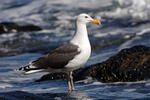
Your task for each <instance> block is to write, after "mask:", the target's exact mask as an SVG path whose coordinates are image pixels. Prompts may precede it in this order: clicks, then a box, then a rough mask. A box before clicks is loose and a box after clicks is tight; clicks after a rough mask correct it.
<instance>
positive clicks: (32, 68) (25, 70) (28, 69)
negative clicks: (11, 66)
mask: <svg viewBox="0 0 150 100" xmlns="http://www.w3.org/2000/svg"><path fill="white" fill-rule="evenodd" d="M16 71H23V73H22V74H32V73H37V72H42V71H43V69H40V68H37V67H35V66H32V65H27V66H24V67H21V68H19V69H16Z"/></svg>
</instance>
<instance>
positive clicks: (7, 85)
mask: <svg viewBox="0 0 150 100" xmlns="http://www.w3.org/2000/svg"><path fill="white" fill-rule="evenodd" d="M12 87H13V85H11V84H8V83H0V89H6V88H12Z"/></svg>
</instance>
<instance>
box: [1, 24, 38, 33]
mask: <svg viewBox="0 0 150 100" xmlns="http://www.w3.org/2000/svg"><path fill="white" fill-rule="evenodd" d="M39 30H41V28H40V27H39V26H35V25H31V24H29V25H19V24H17V23H14V22H1V23H0V33H7V32H25V31H39Z"/></svg>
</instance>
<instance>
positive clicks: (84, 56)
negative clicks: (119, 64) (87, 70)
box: [65, 45, 91, 71]
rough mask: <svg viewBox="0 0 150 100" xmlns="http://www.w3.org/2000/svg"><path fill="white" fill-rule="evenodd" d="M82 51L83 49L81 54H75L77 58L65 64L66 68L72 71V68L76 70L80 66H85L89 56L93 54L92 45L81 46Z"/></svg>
mask: <svg viewBox="0 0 150 100" xmlns="http://www.w3.org/2000/svg"><path fill="white" fill-rule="evenodd" d="M80 51H81V52H80V54H78V55H77V56H75V58H74V59H73V60H71V61H69V63H68V64H67V65H66V66H65V68H66V69H67V70H68V71H72V70H75V69H78V68H80V67H82V66H84V64H85V63H86V62H87V60H88V59H89V57H90V55H91V47H90V45H88V46H85V47H82V48H80Z"/></svg>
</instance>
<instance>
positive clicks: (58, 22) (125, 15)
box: [0, 0, 150, 100]
mask: <svg viewBox="0 0 150 100" xmlns="http://www.w3.org/2000/svg"><path fill="white" fill-rule="evenodd" d="M149 11H150V1H149V0H83V1H82V2H81V0H0V12H1V13H0V22H14V23H17V24H19V25H28V24H34V25H37V26H39V27H41V28H42V30H41V31H29V32H17V31H14V32H9V33H1V34H0V45H1V46H0V47H1V48H0V53H10V52H12V51H14V54H15V55H12V56H7V55H6V56H3V57H0V92H9V91H18V90H19V91H26V92H31V93H66V92H67V89H68V88H67V82H66V81H63V80H51V81H44V82H35V80H37V79H39V78H40V77H41V76H42V75H45V74H46V73H36V74H32V75H26V76H24V75H20V73H18V72H16V71H15V69H17V68H19V67H21V66H24V65H27V64H28V63H29V62H30V61H31V60H34V59H36V58H38V57H40V56H43V55H45V53H46V52H47V49H48V50H52V49H54V48H55V47H57V46H59V45H61V44H63V43H65V42H67V41H69V40H70V39H71V38H72V36H73V34H74V28H75V25H74V23H75V18H76V16H77V15H78V14H80V13H88V14H89V15H91V16H92V17H94V18H95V19H100V20H101V22H102V26H101V27H99V26H96V25H92V24H88V33H89V39H90V42H91V45H92V55H91V58H90V59H89V61H88V62H87V64H86V65H85V66H88V65H92V64H96V63H98V62H102V61H105V60H106V59H108V58H109V57H110V56H112V55H115V54H116V53H117V52H119V51H120V50H121V49H123V48H127V47H132V46H134V45H146V46H150V12H149ZM15 41H17V42H15ZM41 48H45V49H41ZM21 50H22V52H19V51H21ZM75 86H76V88H77V89H78V90H79V91H75V92H74V94H73V95H72V96H73V97H74V98H76V99H79V100H80V99H85V100H86V99H87V100H94V99H115V100H130V99H148V98H150V92H149V91H150V81H149V80H143V81H138V82H115V83H102V82H99V81H97V80H91V79H86V80H82V81H78V82H75Z"/></svg>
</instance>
